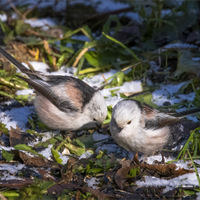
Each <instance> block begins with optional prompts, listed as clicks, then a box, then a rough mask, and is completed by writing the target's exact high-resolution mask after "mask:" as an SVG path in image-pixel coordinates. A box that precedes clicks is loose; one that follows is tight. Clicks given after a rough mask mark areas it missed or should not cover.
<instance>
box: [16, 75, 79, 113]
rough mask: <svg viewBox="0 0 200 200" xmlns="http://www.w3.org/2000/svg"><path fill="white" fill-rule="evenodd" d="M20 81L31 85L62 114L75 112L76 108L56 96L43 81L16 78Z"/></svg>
mask: <svg viewBox="0 0 200 200" xmlns="http://www.w3.org/2000/svg"><path fill="white" fill-rule="evenodd" d="M18 77H19V78H21V79H22V80H24V81H26V82H27V83H28V84H29V85H31V86H32V87H33V88H34V89H35V90H36V91H37V92H39V93H40V94H41V95H43V96H44V97H46V98H47V99H48V100H49V101H50V102H51V103H52V104H54V105H55V106H56V107H57V108H58V109H59V110H61V111H63V112H73V111H77V108H75V107H74V106H73V105H72V104H71V102H70V101H69V100H67V99H66V100H63V99H62V98H60V97H59V96H58V95H56V94H55V92H53V91H52V89H51V86H50V85H48V83H46V82H45V81H42V80H39V79H35V80H32V79H27V78H24V77H21V76H18Z"/></svg>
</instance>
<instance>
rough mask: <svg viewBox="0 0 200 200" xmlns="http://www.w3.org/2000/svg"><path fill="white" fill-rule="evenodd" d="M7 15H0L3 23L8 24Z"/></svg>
mask: <svg viewBox="0 0 200 200" xmlns="http://www.w3.org/2000/svg"><path fill="white" fill-rule="evenodd" d="M7 19H8V18H7V15H6V14H0V20H1V21H2V22H6V21H7Z"/></svg>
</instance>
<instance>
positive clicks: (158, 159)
mask: <svg viewBox="0 0 200 200" xmlns="http://www.w3.org/2000/svg"><path fill="white" fill-rule="evenodd" d="M142 159H143V157H141V160H142ZM155 160H157V161H159V162H160V161H162V156H161V155H155V156H149V157H147V163H148V164H153V163H154V161H155ZM164 160H165V162H168V161H170V160H173V159H172V158H166V157H164Z"/></svg>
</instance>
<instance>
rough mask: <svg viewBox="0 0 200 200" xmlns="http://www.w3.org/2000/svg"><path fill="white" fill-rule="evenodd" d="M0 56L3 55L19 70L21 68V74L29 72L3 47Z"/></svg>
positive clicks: (0, 49)
mask: <svg viewBox="0 0 200 200" xmlns="http://www.w3.org/2000/svg"><path fill="white" fill-rule="evenodd" d="M0 54H1V55H3V56H4V57H5V58H6V59H7V60H8V61H9V62H11V63H12V64H13V65H15V66H16V67H17V68H19V69H20V71H21V72H23V71H26V70H27V68H26V67H24V66H23V65H22V64H21V63H20V62H19V61H17V60H16V59H15V58H14V57H12V56H11V55H10V54H9V53H7V52H6V51H5V50H3V49H2V48H1V47H0Z"/></svg>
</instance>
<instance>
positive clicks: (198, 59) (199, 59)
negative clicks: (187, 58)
mask: <svg viewBox="0 0 200 200" xmlns="http://www.w3.org/2000/svg"><path fill="white" fill-rule="evenodd" d="M192 60H194V61H200V58H198V57H195V58H192Z"/></svg>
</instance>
